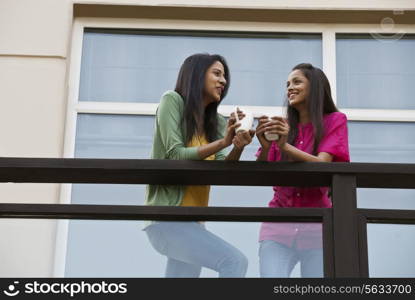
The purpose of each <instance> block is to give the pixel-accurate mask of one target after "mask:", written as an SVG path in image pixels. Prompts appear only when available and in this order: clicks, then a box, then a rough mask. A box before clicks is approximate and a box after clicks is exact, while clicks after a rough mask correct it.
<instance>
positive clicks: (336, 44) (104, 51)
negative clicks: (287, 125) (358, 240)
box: [56, 20, 415, 277]
mask: <svg viewBox="0 0 415 300" xmlns="http://www.w3.org/2000/svg"><path fill="white" fill-rule="evenodd" d="M140 24H143V23H140ZM75 25H76V26H75V31H74V41H73V50H72V57H71V59H72V65H71V83H72V87H71V90H70V96H69V98H70V99H69V111H68V116H69V117H68V124H67V133H66V146H65V155H66V156H68V157H88V158H97V157H99V158H149V154H150V148H151V143H152V135H153V121H154V115H155V111H156V108H157V103H158V102H159V99H160V96H161V95H162V93H163V92H164V91H166V90H170V89H174V85H175V80H176V76H177V73H178V70H179V67H180V65H181V63H182V62H183V60H184V59H185V58H186V57H187V56H189V55H191V54H194V53H197V52H208V53H218V54H221V55H223V56H224V57H225V58H226V59H227V61H228V64H229V67H230V72H231V86H230V90H229V93H228V96H227V97H226V98H225V100H224V102H223V103H222V104H221V106H220V112H221V113H222V114H224V115H225V116H227V115H229V113H230V112H231V111H232V110H233V109H234V107H235V106H236V105H239V106H242V107H246V108H249V109H250V110H252V111H253V112H254V114H255V116H259V115H261V114H262V113H269V112H270V111H271V110H272V111H275V113H276V114H282V112H283V110H282V105H283V97H284V90H285V82H286V77H287V75H288V73H289V72H290V70H291V68H292V67H293V66H294V65H296V64H298V63H301V62H310V63H312V64H314V65H315V66H318V67H320V68H323V69H324V71H325V72H326V74H327V75H328V77H329V80H330V81H331V84H332V89H333V93H334V98H335V99H337V104H338V107H339V109H340V110H341V111H343V112H345V113H346V114H347V115H348V118H349V121H350V122H349V136H350V148H351V158H352V161H366V162H406V163H408V162H414V158H413V156H412V155H411V154H413V153H414V150H415V144H414V142H413V141H414V140H415V135H414V126H415V108H414V105H413V103H414V101H413V100H415V99H412V98H413V96H412V93H411V90H410V86H411V82H413V81H414V80H413V79H414V76H415V75H414V74H415V73H414V71H413V70H415V68H414V63H413V62H414V61H415V59H414V54H413V53H415V42H414V41H415V39H414V38H413V37H412V36H406V38H405V39H401V40H396V41H394V42H389V43H385V42H383V41H379V40H376V39H374V38H372V36H370V35H367V34H366V35H362V28H360V29H359V34H358V35H357V34H351V33H350V31H351V32H353V30H350V29H348V28H347V27H346V28H343V27H341V26H332V27H330V28H329V29H328V28H327V27H326V26H323V25H322V26H321V27H318V26H315V25H314V26H308V25H307V24H305V25H304V26H297V25H296V26H294V25H293V26H292V27H290V26H281V27H280V26H279V25H278V24H275V26H271V27H270V26H268V27H266V26H265V25H264V26H263V27H261V26H252V27H249V25H248V24H243V23H240V28H239V29H238V31H235V27H234V26H233V27H230V25H229V26H228V27H227V25H226V24H224V26H223V29H222V30H221V31H218V30H209V28H207V29H205V30H201V29H200V26H199V27H198V28H197V30H195V29H194V28H192V26H190V25H189V29H186V30H183V29H182V27H181V28H180V30H179V28H178V30H172V29H171V28H170V27H171V26H170V27H169V29H165V28H161V27H163V26H158V27H157V28H151V29H148V25H146V26H141V25H136V26H130V27H134V28H130V29H125V28H126V25H125V24H119V25H117V26H114V24H113V23H112V24H111V26H110V27H115V28H113V29H108V26H107V25H108V23H106V21H105V20H103V21H102V23H100V22H97V21H94V22H92V23H89V22H88V21H77V22H76V24H75ZM127 27H128V26H127ZM155 27H156V26H155ZM167 27H168V26H166V28H167ZM195 27H197V26H195ZM207 27H208V26H207ZM144 28H147V29H144ZM368 31H369V30H368ZM344 32H347V34H346V33H344ZM414 32H415V31H414ZM336 34H337V35H336ZM396 57H399V59H397V58H396ZM403 60H404V61H406V62H407V63H403V62H402V61H403ZM411 79H412V80H411ZM336 90H337V92H336ZM411 97H412V98H411ZM257 149H258V142H257V141H256V140H255V141H254V143H253V144H252V145H250V146H249V147H247V149H245V151H244V154H243V157H242V159H243V160H254V159H255V157H254V153H255V152H256V150H257ZM271 198H272V189H271V187H212V190H211V200H210V205H212V206H267V204H268V202H269V201H270V200H271ZM390 198H393V200H391V199H390ZM414 198H415V195H414V193H413V192H412V191H401V190H393V191H389V190H387V191H386V192H385V191H384V193H382V192H380V191H379V190H367V189H360V190H359V191H358V202H359V207H373V208H385V207H387V208H400V209H402V208H406V209H413V208H414V206H415V205H414V204H413V203H415V202H413V200H414ZM62 199H63V200H62V202H67V203H85V204H86V203H87V204H133V205H142V204H143V202H144V186H134V185H92V184H91V185H80V184H77V185H72V186H69V187H67V188H66V189H64V192H63V193H62ZM62 222H67V223H66V227H65V226H63V228H66V230H67V236H68V238H67V243H66V244H65V245H64V247H63V249H61V251H62V252H63V253H64V255H63V257H65V259H64V260H62V261H66V262H65V263H64V265H65V268H64V269H65V272H64V273H61V274H56V275H58V276H62V275H65V276H72V277H73V276H75V277H76V276H80V277H83V276H99V277H105V276H108V277H117V276H133V277H141V276H142V277H147V276H151V277H157V276H163V268H164V258H162V257H161V256H160V255H159V254H158V253H156V252H155V251H154V250H153V249H152V247H151V246H150V244H149V242H148V240H147V238H146V236H145V234H144V232H143V231H141V226H142V224H141V222H103V221H102V222H101V221H100V222H95V221H69V222H68V221H62ZM207 223H208V224H207V226H208V227H209V228H210V229H211V230H212V231H214V232H215V233H217V234H219V235H220V236H224V237H226V238H228V239H229V240H230V241H231V242H232V243H233V244H234V245H235V246H237V247H238V248H239V249H240V250H241V251H242V252H244V253H245V254H246V255H247V256H248V259H249V262H250V263H249V269H248V274H247V276H249V277H257V276H258V258H257V250H258V243H257V239H258V232H259V225H260V224H259V223H220V222H207ZM379 228H380V227H379ZM377 230H379V229H378V227H373V228H371V231H370V232H371V236H372V237H371V243H372V244H376V236H379V238H380V236H381V235H377V234H376V231H377ZM241 233H243V234H241ZM94 245H96V246H94ZM371 249H373V248H371ZM370 255H374V256H373V257H375V256H376V253H375V252H374V250H371V252H370ZM149 261H150V262H152V263H151V264H149V263H148V262H149ZM373 261H375V262H376V264H380V263H381V259H376V258H374V259H373ZM377 270H384V268H378V269H377ZM371 275H373V276H376V275H379V276H382V274H380V273H379V274H378V273H376V272H374V273H373V272H372V273H371ZM202 276H215V274H214V272H212V271H209V270H204V271H203V272H202ZM293 276H299V270H298V268H296V269H295V271H294V274H293Z"/></svg>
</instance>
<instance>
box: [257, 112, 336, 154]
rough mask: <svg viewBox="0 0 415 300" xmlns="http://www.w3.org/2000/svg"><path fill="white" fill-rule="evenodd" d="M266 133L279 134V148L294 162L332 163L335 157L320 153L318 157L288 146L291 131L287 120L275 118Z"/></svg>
mask: <svg viewBox="0 0 415 300" xmlns="http://www.w3.org/2000/svg"><path fill="white" fill-rule="evenodd" d="M264 127H265V131H267V132H271V133H277V134H278V135H279V136H280V138H279V140H278V141H277V145H278V148H279V149H280V151H281V152H283V153H285V154H287V156H288V157H289V158H290V159H291V160H293V161H302V162H332V161H333V156H332V155H331V154H329V153H326V152H319V153H318V154H317V155H312V154H309V153H307V152H304V151H302V150H300V149H298V148H296V147H294V146H293V145H290V144H288V142H287V137H288V132H289V130H290V128H289V126H288V123H287V121H286V120H285V119H283V118H280V117H273V118H272V121H270V122H268V123H266V124H265V126H264Z"/></svg>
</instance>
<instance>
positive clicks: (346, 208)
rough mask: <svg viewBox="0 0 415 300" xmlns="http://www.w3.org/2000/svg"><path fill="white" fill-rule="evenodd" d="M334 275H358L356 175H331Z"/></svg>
mask: <svg viewBox="0 0 415 300" xmlns="http://www.w3.org/2000/svg"><path fill="white" fill-rule="evenodd" d="M332 191H333V234H334V237H333V239H334V263H335V265H334V271H335V277H359V276H360V271H359V236H358V226H357V201H356V176H353V175H337V174H336V175H333V182H332Z"/></svg>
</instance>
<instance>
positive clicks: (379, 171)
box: [0, 157, 415, 188]
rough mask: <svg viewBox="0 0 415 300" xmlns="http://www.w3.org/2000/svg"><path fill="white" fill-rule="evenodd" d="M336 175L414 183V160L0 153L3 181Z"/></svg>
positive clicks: (325, 181)
mask: <svg viewBox="0 0 415 300" xmlns="http://www.w3.org/2000/svg"><path fill="white" fill-rule="evenodd" d="M336 174H338V175H353V176H355V177H356V185H357V187H366V188H378V187H380V188H415V164H401V163H292V162H255V161H238V162H231V161H225V162H224V161H181V160H152V159H89V158H14V157H3V158H0V182H32V183H118V184H122V183H124V184H211V185H250V186H272V185H277V184H278V185H282V186H330V185H331V182H332V177H333V175H336Z"/></svg>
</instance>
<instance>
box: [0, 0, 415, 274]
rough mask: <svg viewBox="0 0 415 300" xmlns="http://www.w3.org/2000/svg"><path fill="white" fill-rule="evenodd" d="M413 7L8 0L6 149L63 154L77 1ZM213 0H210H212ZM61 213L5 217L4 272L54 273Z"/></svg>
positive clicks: (338, 4)
mask: <svg viewBox="0 0 415 300" xmlns="http://www.w3.org/2000/svg"><path fill="white" fill-rule="evenodd" d="M155 2H157V5H160V6H179V7H180V6H189V5H190V6H192V5H194V6H196V7H206V6H209V7H219V8H220V7H228V8H229V7H231V8H249V7H255V8H262V9H273V8H274V9H297V8H301V9H322V8H324V9H362V10H365V9H368V10H371V9H373V10H383V9H385V10H386V9H387V10H393V9H402V10H405V9H407V10H410V9H412V10H414V9H415V1H414V0H393V1H390V0H377V1H373V0H336V1H331V0H327V1H323V0H314V1H304V0H257V1H253V0H227V1H223V0H209V1H206V0H203V1H202V0H193V1H184V0H182V1H177V0H176V1H175V0H159V1H154V0H119V1H118V0H117V1H115V0H96V1H95V0H88V1H86V0H85V1H84V0H77V1H73V0H36V1H33V0H1V1H0V103H1V104H2V105H1V107H2V109H1V110H0V136H1V141H2V142H1V143H0V155H1V156H20V157H62V153H63V143H64V140H63V139H64V130H65V116H66V101H67V92H68V91H67V85H68V80H67V71H68V65H69V63H68V57H69V55H70V54H69V49H70V40H71V27H72V22H73V20H72V15H73V3H92V4H129V5H134V4H136V5H153V4H154V3H155ZM206 3H208V5H207V4H206ZM0 199H1V200H0V202H3V203H5V202H15V203H22V202H32V203H58V201H59V186H58V185H53V184H51V185H46V184H43V185H42V184H0ZM55 231H56V226H55V221H47V220H23V219H18V220H0V235H1V236H2V238H1V239H0V260H1V264H0V276H1V277H4V276H6V277H18V276H41V277H42V276H52V274H53V273H52V269H53V255H54V246H55Z"/></svg>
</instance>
